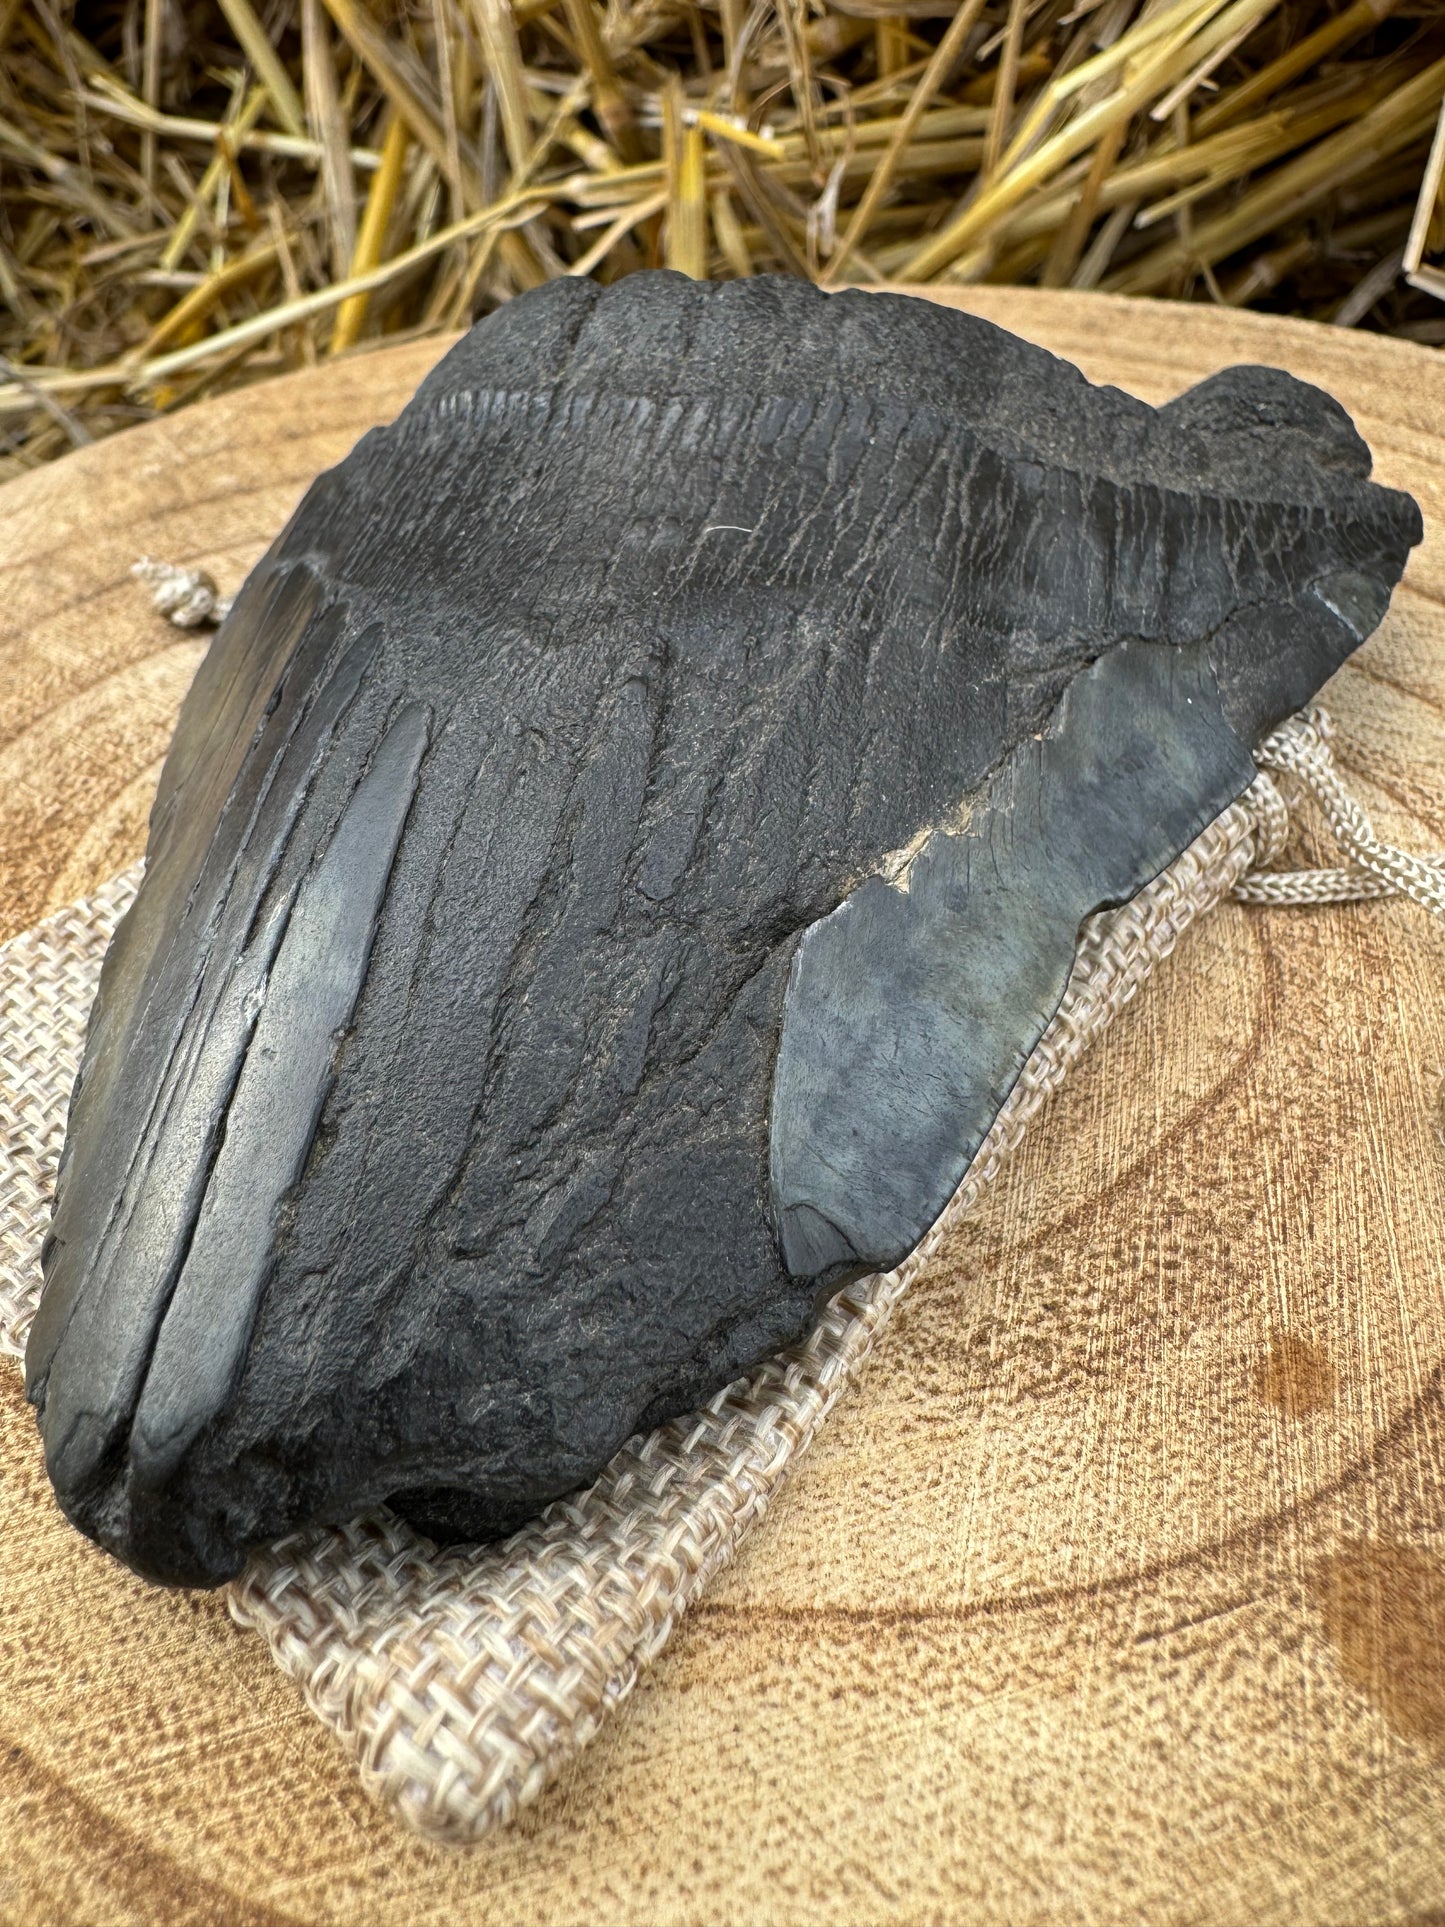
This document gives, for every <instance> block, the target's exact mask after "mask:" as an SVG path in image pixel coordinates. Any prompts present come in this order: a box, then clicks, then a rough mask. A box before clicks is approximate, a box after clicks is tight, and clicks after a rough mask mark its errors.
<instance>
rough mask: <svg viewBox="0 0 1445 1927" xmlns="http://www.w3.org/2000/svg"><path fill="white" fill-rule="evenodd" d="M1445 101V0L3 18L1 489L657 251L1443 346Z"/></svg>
mask: <svg viewBox="0 0 1445 1927" xmlns="http://www.w3.org/2000/svg"><path fill="white" fill-rule="evenodd" d="M1442 95H1445V13H1442V11H1441V9H1440V7H1439V5H1438V4H1429V0H1400V3H1399V4H1397V3H1396V0H1352V4H1347V5H1344V6H1339V5H1321V4H1318V0H962V4H961V5H955V4H954V0H901V4H895V3H894V0H606V4H605V5H602V4H599V0H409V4H408V3H407V0H401V4H397V0H384V3H383V0H123V3H121V4H117V3H116V0H103V3H102V4H98V5H86V4H75V5H73V6H71V7H67V6H66V5H65V4H64V3H63V0H0V357H3V361H0V474H3V473H5V472H13V471H14V470H15V469H16V468H18V467H28V466H31V465H33V464H34V463H35V462H37V461H41V460H44V459H46V458H47V457H49V456H52V455H54V454H56V453H57V452H59V451H60V450H62V449H64V448H67V447H69V446H70V445H71V444H73V443H76V442H82V441H85V440H88V439H91V438H93V437H95V436H98V435H102V434H105V433H107V432H109V431H110V430H112V429H114V428H116V427H118V426H120V425H122V424H124V423H126V422H128V421H132V420H135V419H137V418H140V417H145V416H149V415H151V414H154V413H156V412H157V411H160V410H166V409H173V408H177V407H180V406H182V405H183V404H184V403H185V402H187V401H189V400H191V399H192V398H193V397H195V396H197V395H199V394H202V393H204V392H206V391H207V390H209V389H213V388H215V387H217V386H218V385H223V384H224V385H233V384H235V383H236V382H238V381H241V380H251V379H255V378H257V377H258V376H261V375H264V374H269V373H272V372H275V371H276V370H278V369H281V368H286V367H294V366H297V365H299V364H302V363H305V362H309V361H314V360H316V359H317V358H319V357H322V356H326V355H332V354H338V353H341V352H343V351H344V350H346V349H348V348H351V347H353V346H354V345H355V344H357V343H358V342H362V341H365V340H367V339H370V338H374V337H375V336H377V335H381V334H397V333H402V332H407V333H411V332H417V331H427V330H442V329H451V328H456V327H460V326H463V325H465V323H466V322H467V320H468V319H469V318H470V317H471V316H472V315H473V314H474V313H476V312H479V311H481V310H484V309H485V308H487V307H489V306H492V305H495V304H496V303H498V302H501V301H505V300H507V299H508V298H509V297H510V296H511V295H513V294H515V293H516V292H517V291H518V290H520V289H523V288H528V287H531V286H533V285H535V284H536V283H538V282H540V281H542V280H545V279H547V278H548V277H550V276H553V275H560V274H593V275H597V276H598V277H600V278H601V279H603V280H608V279H611V278H613V277H615V276H617V275H621V274H626V273H628V272H630V271H631V270H633V269H635V268H639V267H643V266H648V265H659V264H665V265H669V266H672V267H675V268H679V269H681V270H682V271H683V272H684V273H687V274H692V275H708V276H731V275H747V274H754V273H759V272H763V271H766V270H776V269H782V270H784V271H786V272H789V273H794V274H804V275H810V276H812V277H814V278H815V279H818V280H821V281H825V282H829V281H831V282H836V281H839V280H844V279H846V280H856V281H863V282H922V281H965V282H967V281H993V282H1028V283H1033V284H1041V285H1043V286H1046V287H1085V288H1089V287H1101V288H1107V289H1116V290H1119V291H1122V292H1125V293H1135V294H1153V295H1172V296H1180V297H1186V298H1189V297H1193V298H1202V299H1212V300H1216V301H1224V302H1232V303H1241V304H1260V305H1268V306H1271V307H1276V308H1284V309H1288V310H1290V311H1292V312H1296V313H1301V314H1306V315H1311V316H1315V317H1318V318H1320V319H1325V320H1331V321H1336V322H1339V323H1342V324H1344V325H1360V324H1365V325H1370V326H1374V327H1381V328H1388V329H1391V330H1393V331H1396V332H1399V333H1403V334H1410V335H1413V336H1414V337H1415V338H1416V339H1418V340H1422V341H1427V342H1432V343H1439V342H1441V341H1442V340H1445V308H1442V306H1441V304H1440V303H1438V302H1435V301H1432V300H1431V299H1430V298H1429V296H1428V295H1426V294H1422V293H1419V292H1417V291H1414V290H1412V289H1410V288H1409V287H1408V286H1405V285H1404V284H1403V283H1402V282H1401V280H1400V274H1399V267H1400V259H1401V253H1402V250H1403V247H1404V244H1405V240H1406V235H1407V231H1408V228H1409V225H1410V216H1411V211H1412V208H1413V206H1414V202H1415V199H1416V196H1417V194H1418V191H1419V187H1420V181H1421V177H1422V174H1423V172H1424V168H1425V162H1426V157H1427V153H1428V151H1429V145H1430V137H1431V132H1432V129H1433V127H1434V125H1435V121H1436V117H1437V114H1438V112H1439V109H1440V103H1441V99H1442Z"/></svg>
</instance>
